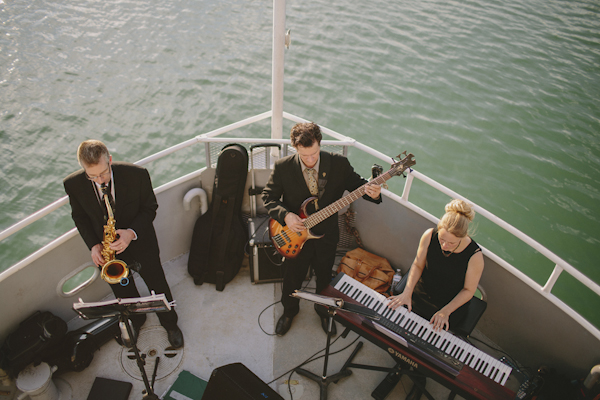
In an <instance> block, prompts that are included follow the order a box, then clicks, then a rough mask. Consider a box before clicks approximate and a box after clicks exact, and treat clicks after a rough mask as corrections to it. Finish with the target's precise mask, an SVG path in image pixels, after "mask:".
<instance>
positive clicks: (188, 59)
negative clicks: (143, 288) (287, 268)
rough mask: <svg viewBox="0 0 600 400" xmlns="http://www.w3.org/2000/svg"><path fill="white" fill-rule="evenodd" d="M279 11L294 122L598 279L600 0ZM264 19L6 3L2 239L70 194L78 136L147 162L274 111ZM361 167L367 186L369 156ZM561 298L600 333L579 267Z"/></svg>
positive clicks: (39, 225)
mask: <svg viewBox="0 0 600 400" xmlns="http://www.w3.org/2000/svg"><path fill="white" fill-rule="evenodd" d="M286 8H287V23H286V26H287V28H289V29H291V32H292V46H291V47H290V49H289V50H286V53H285V58H286V60H285V64H286V76H285V105H284V109H285V111H287V112H290V113H292V114H295V115H298V116H300V117H303V118H307V119H309V120H312V121H315V122H317V123H319V124H321V125H324V126H326V127H328V128H331V129H333V130H335V131H337V132H339V133H342V134H345V135H348V136H351V137H354V138H355V139H357V140H359V141H361V142H363V143H365V144H367V145H369V146H371V147H373V148H375V149H377V150H380V151H382V152H384V153H386V154H389V155H390V156H395V155H397V154H398V153H400V152H401V151H404V150H407V151H409V152H412V153H413V154H415V157H416V160H417V166H416V169H417V170H418V171H420V172H422V173H424V174H425V175H427V176H429V177H430V178H432V179H434V180H436V181H438V182H440V183H442V184H443V185H445V186H447V187H448V188H450V189H452V190H454V191H456V192H458V193H460V194H462V195H463V196H465V197H466V198H468V199H469V200H471V201H473V202H475V203H477V204H478V205H480V206H482V207H484V208H486V209H487V210H489V211H490V212H492V213H493V214H495V215H497V216H498V217H500V218H502V219H504V220H505V221H507V222H508V223H509V224H511V225H513V226H515V227H516V228H517V229H519V230H521V231H523V232H524V233H525V234H527V235H529V236H531V237H532V238H533V239H535V240H537V241H538V242H540V243H541V244H542V245H544V246H546V247H547V248H548V249H550V250H551V251H552V252H554V253H556V254H557V255H558V256H559V257H561V258H563V259H564V260H566V261H567V262H569V263H570V264H571V265H573V266H574V267H575V268H577V269H579V270H580V271H582V272H583V273H584V274H586V275H587V276H588V277H590V278H591V279H593V280H595V281H596V282H600V267H599V263H598V260H599V259H600V246H599V244H600V241H599V239H598V235H599V234H598V232H600V213H599V208H600V207H599V204H600V183H599V182H600V101H599V97H600V96H599V93H600V18H599V17H600V4H598V2H595V1H593V0H583V1H542V0H531V1H528V2H521V1H516V0H507V1H497V0H476V1H464V2H456V1H451V2H448V1H437V0H432V1H419V2H410V1H409V2H386V1H380V0H374V1H369V2H361V1H355V0H349V1H337V0H336V1H325V0H317V1H308V0H298V1H294V0H288V1H287V7H286ZM271 24H272V3H271V2H269V1H253V0H245V1H241V0H232V1H229V2H220V1H214V0H212V1H211V0H173V1H170V2H159V1H155V0H145V1H142V0H129V1H117V0H112V1H111V0H107V1H93V0H71V1H69V2H57V1H49V0H14V1H6V0H4V1H2V0H0V93H1V96H0V102H1V107H0V160H1V161H2V162H1V163H0V188H1V189H0V207H1V208H0V230H4V229H6V228H8V227H9V226H11V225H13V224H14V223H16V222H18V221H19V220H21V219H22V218H24V217H26V216H27V215H29V214H31V213H33V212H35V211H37V210H39V209H40V208H42V207H44V206H45V205H47V204H48V203H50V202H53V201H55V200H57V199H59V198H60V197H62V196H64V191H63V188H62V178H64V177H65V176H66V175H68V174H69V173H70V172H72V171H74V170H76V169H78V165H77V161H76V158H75V151H76V148H77V145H78V144H79V143H80V142H81V141H82V140H85V139H88V138H97V139H100V140H103V141H104V142H105V143H107V144H108V146H109V148H110V150H111V152H112V154H113V157H114V158H115V159H118V160H128V161H137V160H139V159H142V158H144V157H146V156H148V155H151V154H153V153H155V152H157V151H160V150H162V149H164V148H167V147H169V146H172V145H175V144H177V143H180V142H182V141H184V140H187V139H189V138H192V137H194V136H196V135H198V134H202V133H206V132H209V131H211V130H213V129H217V128H219V127H221V126H224V125H227V124H230V123H233V122H236V121H239V120H241V119H244V118H247V117H250V116H253V115H256V114H259V113H262V112H265V111H267V110H269V109H270V108H271V97H270V89H271V41H272V39H271V29H272V26H271ZM290 127H291V123H289V122H285V123H284V132H287V131H289V128H290ZM269 129H270V124H269V123H268V121H267V122H266V123H264V124H259V125H258V126H256V127H250V128H244V129H241V130H240V133H239V134H241V135H244V134H253V135H256V134H260V135H264V136H265V137H267V136H268V135H269ZM350 157H351V159H352V162H353V164H354V165H355V167H356V169H357V170H358V171H359V172H360V173H361V174H362V175H364V176H368V175H369V172H370V166H371V164H372V163H373V162H374V161H375V160H372V159H366V158H363V157H358V156H357V154H354V153H353V152H351V153H350ZM202 162H203V156H202V152H201V149H196V148H192V149H190V150H186V151H184V152H183V153H182V154H179V155H177V156H171V157H167V158H165V159H163V160H160V161H157V162H155V163H152V164H150V165H148V169H149V170H150V173H151V175H152V178H153V182H154V185H155V186H158V185H160V184H164V183H166V182H168V181H170V180H172V179H174V178H176V177H178V176H180V175H182V174H183V173H187V172H191V171H193V170H194V169H196V168H197V167H198V166H199V165H201V164H202ZM402 184H403V182H402V180H401V179H399V178H395V180H392V181H390V186H391V189H397V190H400V188H401V185H402ZM411 200H412V201H413V202H415V203H416V204H417V205H419V206H421V207H422V208H424V209H426V210H427V211H429V212H431V213H432V214H434V215H441V214H442V213H443V205H444V204H445V203H446V202H447V201H448V200H449V199H448V198H444V196H440V195H439V194H436V193H435V192H433V191H432V190H430V189H428V188H426V187H425V185H422V184H419V183H415V185H414V187H413V191H412V194H411ZM68 208H69V207H68V206H67V207H63V208H62V209H60V210H59V211H57V212H55V213H54V214H52V215H51V216H48V217H46V218H44V219H42V220H41V221H39V222H36V223H35V224H33V225H31V226H30V227H28V228H26V229H25V230H23V231H21V232H20V233H18V234H16V235H14V236H12V237H10V238H8V239H6V240H4V241H3V242H1V243H0V270H4V269H6V268H9V267H10V266H11V265H14V264H15V263H16V262H18V261H19V260H20V259H22V258H24V257H25V256H27V255H28V254H30V253H31V252H33V251H35V250H37V249H39V248H40V247H42V246H43V245H45V244H47V243H49V242H50V241H51V240H53V239H54V238H56V237H58V236H59V235H61V234H63V233H64V232H66V231H67V230H69V229H71V228H72V227H73V222H72V220H71V219H70V216H69V211H70V210H69V209H68ZM159 212H160V211H159ZM476 222H477V224H476V225H477V232H476V235H475V236H474V237H475V239H476V240H477V241H478V242H480V243H481V244H482V245H484V246H485V247H487V248H488V249H490V250H492V251H494V252H495V253H496V254H498V255H499V256H501V257H503V258H505V259H506V260H507V261H509V262H510V263H512V264H513V265H515V266H516V267H518V268H519V269H521V270H523V271H524V272H526V273H527V274H528V275H530V276H531V277H532V278H533V279H535V280H536V281H538V282H539V283H544V282H545V280H546V279H547V277H548V276H549V273H550V271H551V270H552V268H553V267H554V265H553V264H552V263H551V262H549V261H547V260H545V259H544V258H543V257H541V256H539V255H538V254H536V253H535V252H532V251H530V250H528V249H527V248H526V247H525V246H523V245H521V244H520V243H519V241H518V240H516V239H514V238H512V237H511V236H510V235H508V234H506V233H505V232H504V231H503V230H501V229H499V228H496V227H494V226H492V224H490V223H488V222H486V221H485V220H484V219H483V218H478V219H477V220H476ZM66 256H68V255H66ZM563 275H565V274H563ZM554 292H555V293H556V294H557V295H559V296H560V297H561V298H563V299H565V301H567V303H568V304H570V305H572V306H573V307H575V308H576V309H577V310H578V311H579V312H580V313H582V314H583V315H584V316H586V317H587V318H588V319H590V320H592V321H594V323H595V324H596V325H597V326H600V320H599V319H600V316H598V315H597V314H598V313H597V310H598V309H599V306H600V300H599V299H598V297H597V296H595V295H592V294H591V293H589V291H588V290H587V289H585V288H583V287H582V286H581V285H579V284H576V283H575V282H573V281H572V279H570V278H569V277H568V276H566V275H565V276H561V278H560V279H559V282H558V284H557V286H556V289H555V291H554Z"/></svg>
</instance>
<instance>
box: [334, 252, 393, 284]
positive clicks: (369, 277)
mask: <svg viewBox="0 0 600 400" xmlns="http://www.w3.org/2000/svg"><path fill="white" fill-rule="evenodd" d="M337 272H338V273H340V272H343V273H345V274H346V275H348V276H350V277H352V278H354V279H356V280H357V281H359V282H362V283H363V284H365V285H367V286H368V287H370V288H371V289H373V290H375V291H377V292H379V293H384V292H385V291H387V290H388V289H389V287H390V285H391V284H392V279H393V278H394V269H393V268H392V266H391V265H390V263H389V262H388V260H386V259H385V258H383V257H379V256H376V255H375V254H372V253H369V252H368V251H366V250H364V249H361V248H360V247H358V248H356V249H354V250H350V251H349V252H347V253H346V255H345V256H344V257H343V258H342V261H341V262H340V265H339V266H338V269H337Z"/></svg>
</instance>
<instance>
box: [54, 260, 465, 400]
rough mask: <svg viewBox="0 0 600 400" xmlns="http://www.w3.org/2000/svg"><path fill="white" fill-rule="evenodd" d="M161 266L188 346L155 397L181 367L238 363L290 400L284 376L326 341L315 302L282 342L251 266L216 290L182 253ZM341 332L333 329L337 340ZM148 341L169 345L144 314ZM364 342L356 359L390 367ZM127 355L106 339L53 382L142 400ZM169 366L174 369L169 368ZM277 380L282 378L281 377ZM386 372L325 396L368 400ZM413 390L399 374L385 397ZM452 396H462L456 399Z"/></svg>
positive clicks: (275, 294) (206, 369) (434, 389)
mask: <svg viewBox="0 0 600 400" xmlns="http://www.w3.org/2000/svg"><path fill="white" fill-rule="evenodd" d="M164 268H165V272H167V277H168V278H167V279H168V281H169V284H170V286H171V289H172V292H173V296H174V298H175V300H176V302H177V308H176V309H177V313H178V314H179V326H180V328H181V329H182V331H183V333H184V337H185V346H184V348H183V356H182V357H181V355H179V356H178V357H174V358H172V359H170V360H168V361H167V362H165V363H163V364H161V363H160V362H159V369H158V371H159V373H158V377H159V379H157V380H156V383H155V387H154V391H155V393H156V394H158V395H159V396H162V395H163V394H164V393H166V391H167V390H168V388H169V387H170V385H171V384H172V383H173V382H174V381H175V379H176V378H177V376H178V374H179V372H180V371H181V370H187V371H189V372H191V373H192V374H194V375H196V376H198V377H200V378H202V379H204V380H206V381H208V380H209V378H210V375H211V373H212V371H213V370H214V369H215V368H217V367H220V366H223V365H227V364H230V363H236V362H241V363H242V364H244V365H245V366H246V367H247V368H248V369H250V370H251V371H252V372H254V373H255V374H256V375H257V376H258V377H259V378H261V379H262V380H263V381H264V382H265V383H269V385H270V386H271V387H272V388H274V389H275V390H276V391H278V392H279V393H280V394H281V395H282V397H284V398H285V399H290V395H289V394H288V389H287V385H286V382H287V380H288V378H289V373H287V374H286V372H287V371H290V370H292V369H293V368H295V367H297V366H299V365H300V364H302V363H303V362H304V361H305V360H306V359H308V358H309V357H311V356H312V355H313V354H315V353H317V352H318V351H319V350H322V349H324V347H325V343H326V335H325V333H324V332H323V330H322V329H321V325H320V320H319V318H318V316H317V314H316V313H315V312H314V310H313V304H312V303H309V302H302V304H301V312H300V314H299V315H298V316H297V317H296V318H295V319H294V322H293V324H292V328H291V330H290V331H289V332H288V333H287V334H286V335H285V336H283V337H277V336H274V335H272V333H273V332H274V329H275V328H274V326H275V322H276V321H277V319H278V317H279V315H280V313H281V312H282V310H283V309H282V307H281V304H277V305H275V306H274V307H270V308H269V309H268V310H266V311H265V312H264V313H263V314H262V316H261V319H260V324H261V326H262V329H264V331H266V332H268V333H271V335H268V334H265V333H264V332H263V330H261V327H260V326H259V323H258V317H259V314H260V313H261V312H262V311H263V310H264V309H265V308H266V307H268V306H269V305H271V304H273V303H275V302H277V301H278V300H279V298H280V285H279V284H272V283H269V284H257V285H252V284H251V281H250V272H249V268H248V267H247V266H244V267H243V268H242V269H241V270H240V272H239V274H238V275H237V276H236V277H235V278H234V280H233V281H232V282H230V283H228V284H227V286H226V287H225V290H224V291H223V292H217V291H216V290H215V286H214V285H212V284H204V285H202V286H195V285H194V283H193V280H192V279H191V277H190V276H189V275H188V274H187V255H186V256H182V257H179V258H177V259H175V260H171V261H170V262H168V263H165V265H164ZM311 286H312V287H314V283H312V285H311V284H309V287H311ZM138 287H139V288H140V292H141V293H142V295H145V294H146V293H147V292H145V291H144V289H145V287H144V286H143V284H141V285H140V284H139V283H138ZM342 330H343V329H341V326H340V325H338V335H339V334H340V333H341V331H342ZM145 336H146V337H149V338H152V339H153V340H155V338H157V337H158V339H157V340H156V341H157V342H161V341H163V342H164V341H165V340H166V333H165V332H164V330H163V329H162V328H161V327H160V324H159V323H158V319H157V318H156V316H155V315H153V314H150V315H149V316H148V319H147V320H146V323H145V325H144V326H143V327H142V330H141V331H140V342H142V341H144V337H145ZM356 338H357V335H356V334H355V333H350V334H349V335H348V337H347V338H346V339H343V338H341V337H340V338H339V340H337V341H335V342H334V344H333V345H332V348H331V352H332V353H334V352H336V351H338V350H340V349H342V348H344V347H346V346H348V345H349V344H350V343H352V342H353V341H354V339H356ZM362 341H363V342H364V346H363V348H362V349H361V350H360V352H359V353H358V355H357V357H356V358H355V360H354V362H356V363H362V364H369V365H379V366H389V367H391V366H393V365H394V362H393V360H392V359H391V357H390V356H389V355H388V354H387V353H386V352H385V351H384V350H382V349H380V348H379V347H376V346H375V345H373V344H371V343H369V342H367V341H366V340H364V339H362ZM354 346H355V344H354V345H352V346H351V347H349V348H347V349H346V350H343V351H342V352H340V353H338V354H334V355H332V356H331V357H330V359H329V367H328V375H331V374H334V373H336V372H338V371H339V369H340V368H341V367H342V365H343V364H344V362H345V361H346V359H347V358H348V357H349V355H350V354H351V352H352V350H353V349H354ZM124 352H126V350H124V349H123V348H122V347H121V346H119V345H118V344H117V343H116V341H114V340H111V341H110V342H108V343H107V344H105V345H104V346H103V347H102V348H101V349H100V350H99V351H97V352H96V353H95V354H94V360H93V361H92V364H91V365H90V366H89V367H88V368H87V369H85V370H84V371H82V372H69V373H66V374H62V375H60V376H59V377H58V378H60V379H63V380H66V381H67V382H68V383H69V384H70V386H71V388H72V393H73V396H72V398H73V399H78V400H79V399H81V400H84V399H86V398H87V396H88V393H89V391H90V389H91V387H92V384H93V382H94V379H95V378H96V377H104V378H110V379H115V380H120V381H127V382H131V383H133V389H132V391H131V395H130V396H129V399H130V400H133V399H141V398H142V390H143V389H144V383H143V381H142V380H141V378H140V377H139V375H138V376H135V377H134V376H132V375H135V374H131V373H130V372H131V368H132V367H131V366H129V367H127V365H128V364H127V363H126V362H122V359H125V360H126V359H127V354H126V353H124ZM159 353H160V352H159ZM321 354H323V353H321ZM147 360H149V362H148V363H147V367H146V368H147V369H148V371H149V372H148V373H149V375H151V374H152V370H153V365H154V362H153V361H152V357H148V358H147ZM169 362H171V364H169ZM173 362H175V363H176V365H172V363H173ZM124 365H125V366H124ZM303 368H305V369H307V370H309V371H311V372H313V373H315V374H316V375H318V376H321V374H322V372H323V359H322V358H320V359H318V360H316V361H313V362H311V363H309V364H307V365H305V366H304V367H303ZM133 369H137V365H135V364H134V367H133ZM134 372H135V371H134ZM281 375H283V376H282V377H281V378H278V377H279V376H281ZM385 375H386V374H385V373H384V372H377V371H365V370H359V369H355V370H353V373H352V375H351V376H349V377H347V378H344V379H343V380H341V381H339V382H338V383H337V384H331V385H329V387H328V399H329V400H337V399H339V400H342V399H371V398H372V397H371V392H372V391H373V390H374V389H375V387H376V386H377V385H378V384H379V382H380V381H381V380H382V379H383V378H384V377H385ZM276 378H278V379H276ZM274 379H276V380H274ZM290 382H291V384H292V385H291V387H292V390H293V392H294V395H293V399H294V400H301V399H302V400H306V399H311V400H313V399H314V400H316V399H319V386H318V385H317V384H316V383H315V382H313V381H311V380H309V379H306V378H304V377H302V376H300V375H298V374H297V373H294V374H293V375H292V378H291V381H290ZM411 387H412V382H411V381H410V379H409V378H407V377H403V378H402V380H401V382H400V383H399V384H398V385H397V386H396V388H395V389H394V390H393V391H392V392H391V393H390V395H389V396H388V397H387V399H404V398H405V397H406V393H408V391H410V389H411ZM427 388H428V390H429V391H430V393H431V394H432V396H433V397H434V398H435V399H445V398H446V397H447V396H448V393H449V391H448V390H447V389H445V388H443V387H441V386H439V385H438V384H437V383H435V382H433V381H431V380H428V382H427ZM423 398H425V397H423ZM456 398H457V399H461V398H460V397H458V396H457V397H456Z"/></svg>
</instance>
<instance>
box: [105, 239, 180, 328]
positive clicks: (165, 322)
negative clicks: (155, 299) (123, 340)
mask: <svg viewBox="0 0 600 400" xmlns="http://www.w3.org/2000/svg"><path fill="white" fill-rule="evenodd" d="M132 244H133V243H132ZM133 250H136V249H135V248H134V249H133ZM116 258H117V259H120V260H123V261H125V262H126V263H127V265H133V263H134V262H135V261H137V262H139V263H140V265H141V269H140V275H141V277H142V279H144V282H145V283H146V286H148V289H149V290H154V292H155V293H156V294H161V293H164V294H165V296H166V298H167V301H169V302H171V301H173V296H172V295H171V289H170V288H169V284H168V283H167V279H166V278H165V273H164V271H163V268H162V265H161V263H160V256H159V254H158V251H150V252H139V251H132V250H129V249H128V250H125V251H124V252H123V253H122V254H118V255H117V256H116ZM133 278H134V277H133V276H132V275H131V270H130V271H129V284H127V285H126V286H122V285H121V284H119V283H116V284H114V285H110V286H111V289H112V291H113V293H114V295H115V297H116V298H121V299H124V298H131V297H140V293H139V291H138V289H137V287H136V285H135V282H134V280H133ZM156 315H157V316H158V319H159V320H160V324H161V325H162V326H163V327H165V329H167V330H170V329H174V328H175V326H177V313H176V312H175V310H174V309H171V311H169V312H159V313H156ZM130 319H131V322H133V325H134V326H135V327H136V328H139V327H141V326H142V325H143V324H144V322H145V321H146V315H145V314H139V315H134V316H132V317H131V318H130Z"/></svg>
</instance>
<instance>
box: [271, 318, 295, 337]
mask: <svg viewBox="0 0 600 400" xmlns="http://www.w3.org/2000/svg"><path fill="white" fill-rule="evenodd" d="M293 320H294V317H288V316H286V315H282V316H281V318H279V321H277V326H276V327H275V333H276V334H277V336H283V335H285V334H286V333H287V331H289V330H290V328H291V327H292V321H293Z"/></svg>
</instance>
